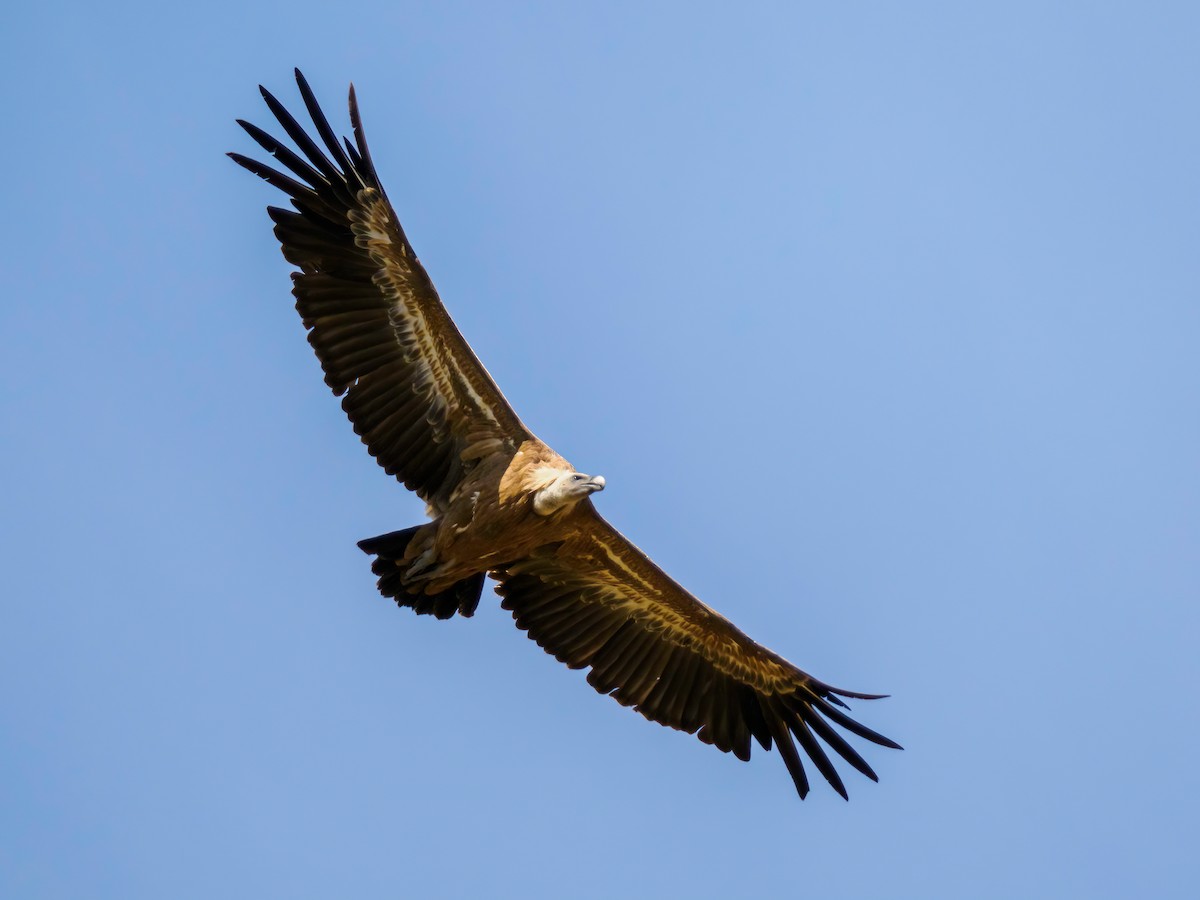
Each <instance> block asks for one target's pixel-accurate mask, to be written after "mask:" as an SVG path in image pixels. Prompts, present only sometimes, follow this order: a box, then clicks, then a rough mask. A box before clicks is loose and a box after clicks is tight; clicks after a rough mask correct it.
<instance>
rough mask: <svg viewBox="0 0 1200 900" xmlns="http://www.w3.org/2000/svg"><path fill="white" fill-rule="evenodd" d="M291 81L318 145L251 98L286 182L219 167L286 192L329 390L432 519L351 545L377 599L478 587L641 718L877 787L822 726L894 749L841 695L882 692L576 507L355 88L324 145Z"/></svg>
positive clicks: (457, 603) (433, 597) (428, 602)
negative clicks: (430, 257) (814, 657)
mask: <svg viewBox="0 0 1200 900" xmlns="http://www.w3.org/2000/svg"><path fill="white" fill-rule="evenodd" d="M296 80H297V82H298V83H299V85H300V94H301V96H302V97H303V98H304V104H305V106H306V107H307V108H308V113H309V115H310V116H311V118H312V121H313V125H314V126H315V129H316V134H317V136H318V137H319V138H320V141H321V143H322V144H324V149H322V148H321V147H320V146H318V144H317V142H316V141H314V140H313V138H312V137H310V136H309V135H308V134H307V133H306V132H305V130H304V129H303V128H302V127H301V126H300V125H299V124H298V123H297V122H296V120H295V119H294V118H293V117H292V116H291V115H290V114H289V113H288V112H287V110H286V109H284V107H283V106H282V105H281V104H280V103H279V101H278V100H276V99H275V98H274V97H273V96H272V95H271V94H270V93H268V92H267V91H266V90H265V89H261V88H260V90H262V95H263V97H264V98H265V100H266V102H267V106H268V107H270V109H271V112H272V113H274V115H275V118H276V119H278V120H279V124H280V125H281V126H282V127H283V130H284V131H285V132H286V133H287V134H288V136H289V137H290V138H291V139H292V141H294V142H295V145H296V147H298V148H299V150H300V154H297V153H296V152H294V151H293V150H291V149H288V147H286V146H285V145H284V144H283V143H281V142H280V141H278V140H276V139H275V138H274V137H272V136H270V135H269V134H267V133H266V132H265V131H262V130H261V129H259V128H257V127H255V126H254V125H251V124H250V123H248V122H244V121H241V120H239V123H238V124H240V125H241V126H242V127H243V128H244V129H245V130H246V131H247V132H248V133H249V134H250V136H251V137H252V138H253V139H254V140H255V141H257V142H258V144H259V145H260V146H262V148H263V149H264V150H266V151H267V152H268V153H270V154H271V155H272V156H273V157H275V159H276V161H278V163H279V164H280V165H281V166H282V167H283V168H284V169H286V170H287V172H290V174H287V173H285V172H283V171H280V170H277V169H273V168H270V167H269V166H266V165H264V164H262V163H260V162H257V161H256V160H253V159H249V158H247V157H245V156H242V155H241V154H238V153H231V154H229V155H230V156H231V157H232V158H233V159H234V161H235V162H237V163H239V164H240V165H242V166H244V167H245V168H247V169H249V170H250V171H251V172H253V173H254V174H255V175H258V176H259V177H261V178H262V179H264V180H265V181H267V182H269V183H270V184H272V185H273V186H275V187H277V188H279V189H280V190H281V191H283V192H284V193H285V194H287V195H288V196H289V197H290V198H291V205H292V207H293V208H292V209H281V208H278V207H270V208H269V210H268V212H269V213H270V216H271V218H272V219H273V220H274V222H275V235H276V237H278V238H279V242H280V243H281V244H282V245H283V255H284V257H285V258H286V259H287V260H288V262H290V263H292V264H293V265H294V266H296V267H297V268H298V269H299V271H298V272H293V273H292V292H293V294H294V295H295V297H296V309H297V310H298V311H299V313H300V316H301V318H302V319H303V320H304V327H305V328H306V329H308V340H309V343H310V344H312V346H313V349H314V350H315V351H316V354H317V358H318V359H319V360H320V361H321V366H322V367H323V368H324V370H325V382H326V384H328V385H329V387H331V388H332V389H333V392H334V393H335V394H337V395H338V396H341V397H342V408H343V409H344V410H345V411H346V414H347V415H348V416H349V417H350V421H351V422H352V423H353V424H354V430H355V431H356V432H357V433H358V434H359V435H360V436H361V437H362V441H363V443H364V444H366V445H367V449H368V451H369V452H370V453H371V455H372V456H374V457H375V458H376V459H377V460H378V461H379V464H380V465H381V466H383V468H384V470H385V471H386V472H387V473H388V474H389V475H394V476H395V477H396V478H397V479H399V480H400V481H401V482H403V483H404V485H405V486H406V487H408V488H409V489H410V490H412V491H415V492H416V494H417V495H418V496H419V497H420V498H421V499H422V500H424V501H425V502H426V503H427V504H428V510H429V515H430V517H431V518H432V521H431V522H428V523H426V524H424V525H418V526H414V527H412V528H406V529H404V530H402V531H396V532H392V533H391V534H385V535H381V536H379V537H374V538H370V539H368V540H365V541H362V542H360V544H359V546H360V547H361V548H362V549H363V550H364V551H366V552H367V553H368V554H371V555H372V556H374V561H373V563H372V566H371V568H372V571H373V572H374V573H375V574H376V575H378V576H379V590H380V592H381V593H382V594H383V595H384V596H385V597H391V598H393V599H394V600H395V601H396V602H397V603H398V604H399V605H401V606H407V607H409V608H411V609H413V610H414V611H415V612H417V613H418V614H432V615H434V616H436V617H438V618H439V619H446V618H450V617H451V616H453V615H454V614H455V613H458V614H460V615H463V616H470V615H471V614H472V613H474V611H475V608H476V606H477V605H478V603H479V599H480V593H481V591H482V588H483V582H484V576H485V575H488V576H491V577H492V578H494V579H495V580H496V581H497V582H499V584H498V586H497V588H496V590H497V592H498V593H499V594H500V596H501V597H503V601H502V603H501V606H503V607H504V608H505V609H507V610H509V611H511V612H512V615H513V618H514V619H515V620H516V624H517V627H518V628H521V629H524V630H526V631H528V632H529V636H530V637H531V638H532V639H533V640H535V641H537V643H538V644H539V645H541V646H542V647H543V648H544V649H545V650H546V651H547V652H548V653H551V654H552V655H553V656H554V657H555V658H556V659H558V660H560V661H561V662H564V663H566V664H567V665H568V666H570V667H571V668H574V669H579V668H585V667H588V668H590V669H591V671H590V672H589V674H588V676H587V680H588V682H589V683H590V684H591V685H592V686H593V687H594V688H595V689H596V690H597V691H599V692H600V693H602V694H609V695H611V696H612V697H613V698H614V699H615V700H616V701H617V702H618V703H621V704H623V705H625V706H631V707H633V708H634V709H635V710H637V711H638V712H639V713H641V714H642V715H643V716H645V717H646V718H647V719H650V720H651V721H654V722H658V723H660V724H663V725H669V726H671V727H672V728H678V729H681V730H683V731H686V732H689V733H695V734H696V735H697V737H699V738H700V740H702V741H704V742H705V743H707V744H712V745H714V746H716V747H717V748H718V749H720V750H722V751H724V752H727V753H728V752H732V753H733V754H734V755H735V756H737V757H738V758H739V759H743V760H747V759H749V758H750V741H751V738H754V739H755V740H757V741H758V743H759V744H761V745H762V747H763V748H764V749H766V750H770V748H771V745H772V743H774V745H775V746H776V747H777V748H778V750H779V753H780V755H781V756H782V757H783V761H784V763H785V764H786V765H787V768H788V772H790V773H791V776H792V780H793V781H794V782H795V785H796V790H797V791H798V792H799V794H800V796H801V797H804V796H805V795H806V794H807V793H808V778H807V776H806V775H805V771H804V766H803V764H802V763H801V760H800V754H799V753H798V752H797V749H796V744H795V742H798V743H799V745H800V747H801V748H802V749H803V750H804V752H805V753H806V754H807V755H808V757H809V758H810V759H811V760H812V762H813V763H814V764H815V765H816V767H817V769H818V770H819V771H820V773H821V774H822V775H823V776H824V777H825V779H826V780H827V781H828V782H829V783H830V784H831V785H832V786H833V788H834V790H836V791H837V792H838V793H839V794H841V795H842V796H843V797H845V796H846V789H845V787H844V786H843V784H842V779H841V778H840V777H839V775H838V773H837V770H836V769H835V768H834V766H833V763H832V762H830V759H829V756H828V755H827V754H826V752H825V749H824V747H829V748H831V749H832V750H833V751H834V752H835V753H836V754H837V755H838V756H840V757H841V758H842V759H844V760H845V761H846V762H848V763H849V764H850V765H851V766H853V767H854V768H855V769H857V770H858V771H860V772H862V773H863V774H864V775H866V776H867V777H868V778H871V779H873V780H877V778H876V775H875V773H874V772H873V771H872V770H871V767H870V766H869V765H867V763H866V761H865V760H863V758H862V757H861V756H859V754H858V753H857V752H856V751H855V750H854V748H852V747H851V746H850V744H849V743H847V741H846V740H845V739H844V738H843V737H842V735H841V734H840V733H839V732H838V731H836V730H835V729H834V728H833V727H831V725H830V723H831V722H832V723H833V724H836V725H839V726H841V727H842V728H844V729H845V730H846V731H849V732H851V733H852V734H856V735H858V736H859V737H862V738H866V739H867V740H869V741H873V742H874V743H876V744H882V745H883V746H885V747H898V746H899V745H898V744H896V743H894V742H893V741H890V740H888V739H887V738H885V737H883V736H882V735H880V734H877V733H876V732H874V731H872V730H871V729H869V728H867V727H865V726H863V725H860V724H859V723H858V722H856V721H855V720H853V719H852V718H850V717H849V716H848V715H847V714H846V712H845V711H844V710H845V709H846V705H845V704H844V703H843V702H842V701H841V699H839V698H840V697H855V698H859V699H876V698H877V697H878V696H880V695H872V694H858V693H854V692H852V691H844V690H841V689H839V688H834V687H831V686H830V685H828V684H825V683H824V682H821V681H818V680H817V679H816V678H813V677H812V676H811V675H809V674H807V673H805V672H802V671H801V670H800V669H798V668H796V667H795V666H793V665H792V664H791V663H789V662H788V661H787V660H785V659H783V658H782V657H781V656H778V655H776V654H775V653H772V652H771V651H770V650H768V649H766V648H765V647H763V646H761V645H759V644H757V643H755V642H754V641H752V640H750V638H748V637H746V635H744V634H743V633H742V632H741V631H739V630H738V629H737V628H735V627H734V626H733V625H732V624H731V623H730V622H729V621H727V620H726V619H725V618H723V617H722V616H720V615H718V614H717V613H716V612H714V611H713V610H711V609H709V608H708V607H707V606H705V605H704V604H703V603H701V602H700V601H699V600H697V599H696V598H695V597H693V596H692V595H691V594H689V593H688V592H687V591H685V590H684V589H683V588H682V587H680V586H679V585H678V584H676V583H675V582H674V581H673V580H672V579H671V578H669V577H668V576H667V575H666V574H664V573H663V572H662V570H661V569H659V568H658V567H657V566H656V565H655V564H654V563H653V562H651V561H650V560H649V559H648V558H647V557H646V555H645V554H644V553H642V552H641V551H640V550H639V549H638V548H637V547H635V546H634V545H633V544H631V543H630V542H629V541H628V540H626V539H625V538H624V537H622V536H621V534H619V533H618V532H617V531H616V530H615V529H614V528H613V527H612V526H611V525H609V524H608V522H606V521H605V520H604V519H603V518H601V516H600V515H599V514H598V513H597V512H596V509H595V507H594V506H593V505H592V501H591V495H592V494H593V493H595V492H597V491H601V490H603V489H604V479H603V478H601V477H600V476H591V475H585V474H583V473H581V472H577V471H575V469H574V467H572V466H571V464H570V463H569V462H567V461H566V460H565V459H563V458H562V457H561V456H559V455H558V454H557V453H555V452H554V451H553V450H551V449H550V448H549V447H547V446H546V445H545V444H543V443H542V442H541V441H539V440H538V439H537V438H536V437H535V436H534V434H533V432H531V431H530V430H529V429H528V428H527V427H526V426H525V425H524V423H522V422H521V420H520V419H519V418H518V417H517V414H516V413H515V412H513V410H512V409H511V408H510V407H509V405H508V403H507V402H506V401H505V399H504V396H503V395H502V394H501V393H500V391H499V389H498V388H497V387H496V385H495V383H494V382H493V381H492V379H491V377H490V376H489V375H488V373H487V370H486V369H484V367H483V366H482V365H481V364H480V362H479V360H478V359H476V358H475V354H474V353H473V352H472V351H471V348H470V347H469V346H468V345H467V342H466V341H465V340H463V337H462V335H461V334H459V332H458V330H457V329H456V328H455V326H454V323H453V322H452V321H451V320H450V317H449V316H448V315H447V314H446V310H445V308H444V307H443V306H442V303H441V300H440V299H438V295H437V291H436V290H435V289H434V287H433V283H432V282H431V281H430V280H429V276H428V275H427V274H426V273H425V270H424V269H423V268H422V267H421V264H420V263H419V262H418V261H417V256H416V254H415V253H414V252H413V249H412V246H411V245H410V244H409V242H408V238H406V237H405V235H404V230H403V229H402V228H401V227H400V222H399V221H398V219H397V218H396V213H395V211H394V210H393V209H392V206H391V204H390V203H389V202H388V199H387V195H386V194H385V193H384V190H383V186H382V185H381V184H380V181H379V176H378V175H377V174H376V172H375V166H374V164H373V163H372V161H371V154H370V152H369V151H368V150H367V142H366V139H365V138H364V136H363V128H362V122H361V120H360V118H359V114H358V105H357V103H356V101H355V97H354V89H353V87H351V89H350V121H351V123H352V125H353V128H354V142H353V143H351V142H350V141H349V140H347V139H345V138H343V139H342V141H341V142H339V141H338V139H337V137H336V136H335V135H334V132H333V130H332V129H331V128H330V126H329V123H328V121H327V120H326V118H325V116H324V114H323V113H322V112H321V109H320V107H319V106H318V105H317V101H316V99H315V98H314V96H313V93H312V90H311V89H310V88H309V86H308V83H307V82H306V81H305V79H304V77H303V76H302V75H301V74H300V72H299V71H298V70H297V72H296ZM793 739H794V741H795V742H794V741H793ZM823 745H824V746H823Z"/></svg>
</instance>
